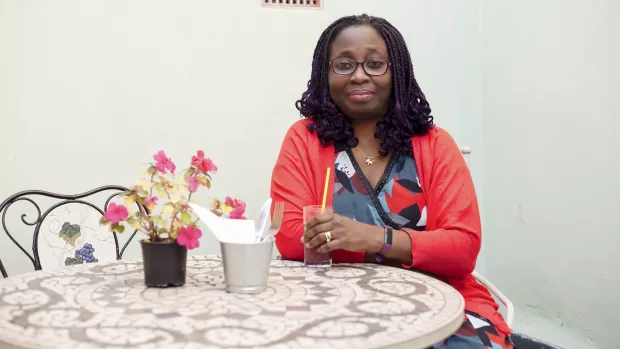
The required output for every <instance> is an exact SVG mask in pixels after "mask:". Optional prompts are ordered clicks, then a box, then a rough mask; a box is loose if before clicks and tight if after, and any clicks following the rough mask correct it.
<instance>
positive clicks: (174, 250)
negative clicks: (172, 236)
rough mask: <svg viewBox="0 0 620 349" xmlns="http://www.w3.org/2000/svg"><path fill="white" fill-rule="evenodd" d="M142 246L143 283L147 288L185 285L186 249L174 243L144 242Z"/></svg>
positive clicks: (141, 242)
mask: <svg viewBox="0 0 620 349" xmlns="http://www.w3.org/2000/svg"><path fill="white" fill-rule="evenodd" d="M140 244H141V245H142V259H143V260H144V283H145V284H146V285H147V286H149V287H171V286H172V287H175V286H182V285H184V284H185V274H186V273H185V269H186V265H187V248H185V246H180V245H179V244H177V243H176V242H146V241H144V240H142V241H140Z"/></svg>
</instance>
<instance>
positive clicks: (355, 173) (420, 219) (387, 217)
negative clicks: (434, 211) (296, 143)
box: [333, 144, 426, 231]
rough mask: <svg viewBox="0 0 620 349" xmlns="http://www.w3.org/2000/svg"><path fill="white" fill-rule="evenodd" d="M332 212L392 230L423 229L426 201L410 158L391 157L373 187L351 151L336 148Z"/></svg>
mask: <svg viewBox="0 0 620 349" xmlns="http://www.w3.org/2000/svg"><path fill="white" fill-rule="evenodd" d="M336 152H337V153H338V155H337V157H336V162H335V165H334V168H335V169H336V176H335V178H336V179H335V188H334V202H333V207H334V212H336V213H338V214H340V215H343V216H345V217H349V218H352V219H355V220H356V221H359V222H363V223H366V224H372V225H377V226H386V225H388V226H390V227H392V228H394V229H402V228H406V229H411V230H418V231H422V230H424V229H425V228H426V201H425V197H424V193H423V192H422V187H421V186H420V180H419V178H418V170H417V167H416V164H415V161H414V159H413V157H411V156H405V155H398V154H395V155H392V156H391V157H390V159H389V161H388V164H387V166H386V167H385V172H384V173H383V176H382V177H381V179H380V180H379V183H378V184H377V187H376V188H372V186H371V185H370V183H369V182H368V179H366V176H365V175H364V173H363V172H362V170H361V168H360V166H359V164H358V163H357V161H356V160H355V157H354V156H353V153H352V152H351V149H350V148H348V147H347V146H345V145H342V144H338V145H336Z"/></svg>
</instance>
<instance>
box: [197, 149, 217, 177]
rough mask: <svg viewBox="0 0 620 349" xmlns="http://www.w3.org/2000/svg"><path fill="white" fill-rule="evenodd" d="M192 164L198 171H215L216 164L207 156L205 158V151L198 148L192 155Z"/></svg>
mask: <svg viewBox="0 0 620 349" xmlns="http://www.w3.org/2000/svg"><path fill="white" fill-rule="evenodd" d="M192 166H194V167H196V168H197V169H198V170H199V171H200V172H202V173H207V172H213V173H216V172H217V166H215V164H214V163H213V161H211V159H209V158H205V152H204V151H202V150H198V151H197V152H196V155H195V156H192Z"/></svg>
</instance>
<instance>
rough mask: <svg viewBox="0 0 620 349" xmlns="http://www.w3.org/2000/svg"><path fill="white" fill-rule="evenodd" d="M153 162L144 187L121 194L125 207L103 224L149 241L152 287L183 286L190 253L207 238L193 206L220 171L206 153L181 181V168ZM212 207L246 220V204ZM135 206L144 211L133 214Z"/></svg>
mask: <svg viewBox="0 0 620 349" xmlns="http://www.w3.org/2000/svg"><path fill="white" fill-rule="evenodd" d="M153 160H155V162H154V163H151V164H150V166H149V167H148V169H147V170H146V171H145V172H144V173H143V175H142V177H141V179H140V181H139V183H138V184H137V185H134V186H133V187H131V188H130V189H129V190H128V191H126V192H123V193H121V196H123V197H124V198H125V200H124V204H117V203H110V204H109V206H108V208H107V210H106V212H105V214H104V216H103V217H102V218H101V224H103V225H107V226H109V229H110V231H116V232H119V233H122V232H123V231H124V230H125V225H128V226H131V227H133V228H134V229H137V230H140V231H142V232H144V233H145V234H146V235H147V237H146V238H145V239H143V240H141V241H140V242H141V247H142V257H143V260H144V281H145V283H146V285H147V286H152V287H168V286H181V285H183V284H184V283H185V276H186V273H185V269H186V264H187V250H188V249H190V250H191V249H195V248H197V247H198V246H200V241H199V239H200V237H201V236H202V232H201V231H200V229H199V228H198V225H197V224H198V218H197V217H195V215H194V213H193V212H192V210H191V208H190V206H189V202H192V201H191V199H192V195H193V194H194V193H195V192H196V191H198V189H199V188H201V187H207V188H211V181H212V175H213V174H215V173H216V172H217V166H215V164H214V163H213V161H211V159H209V158H206V157H205V154H204V152H203V151H202V150H199V151H197V152H196V155H194V156H192V158H191V163H190V166H189V168H188V169H187V170H185V171H184V173H183V175H182V176H175V170H176V166H175V164H174V162H172V160H171V159H170V158H168V157H167V156H166V154H165V152H164V151H163V150H160V151H159V152H157V153H156V154H155V155H153ZM212 201H213V205H212V207H211V210H212V212H214V213H215V214H217V215H220V216H222V215H225V216H228V218H231V219H245V217H244V216H243V213H244V212H245V207H246V204H245V202H243V201H241V200H237V199H232V198H230V197H227V198H226V200H224V202H222V201H220V200H217V199H212ZM135 203H138V205H137V206H138V207H139V208H140V209H139V210H137V211H132V210H131V209H130V208H131V207H135V206H134V204H135Z"/></svg>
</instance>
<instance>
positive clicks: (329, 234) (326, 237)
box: [324, 231, 332, 242]
mask: <svg viewBox="0 0 620 349" xmlns="http://www.w3.org/2000/svg"><path fill="white" fill-rule="evenodd" d="M324 234H325V241H327V242H330V241H332V233H331V232H329V231H328V232H325V233H324Z"/></svg>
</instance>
